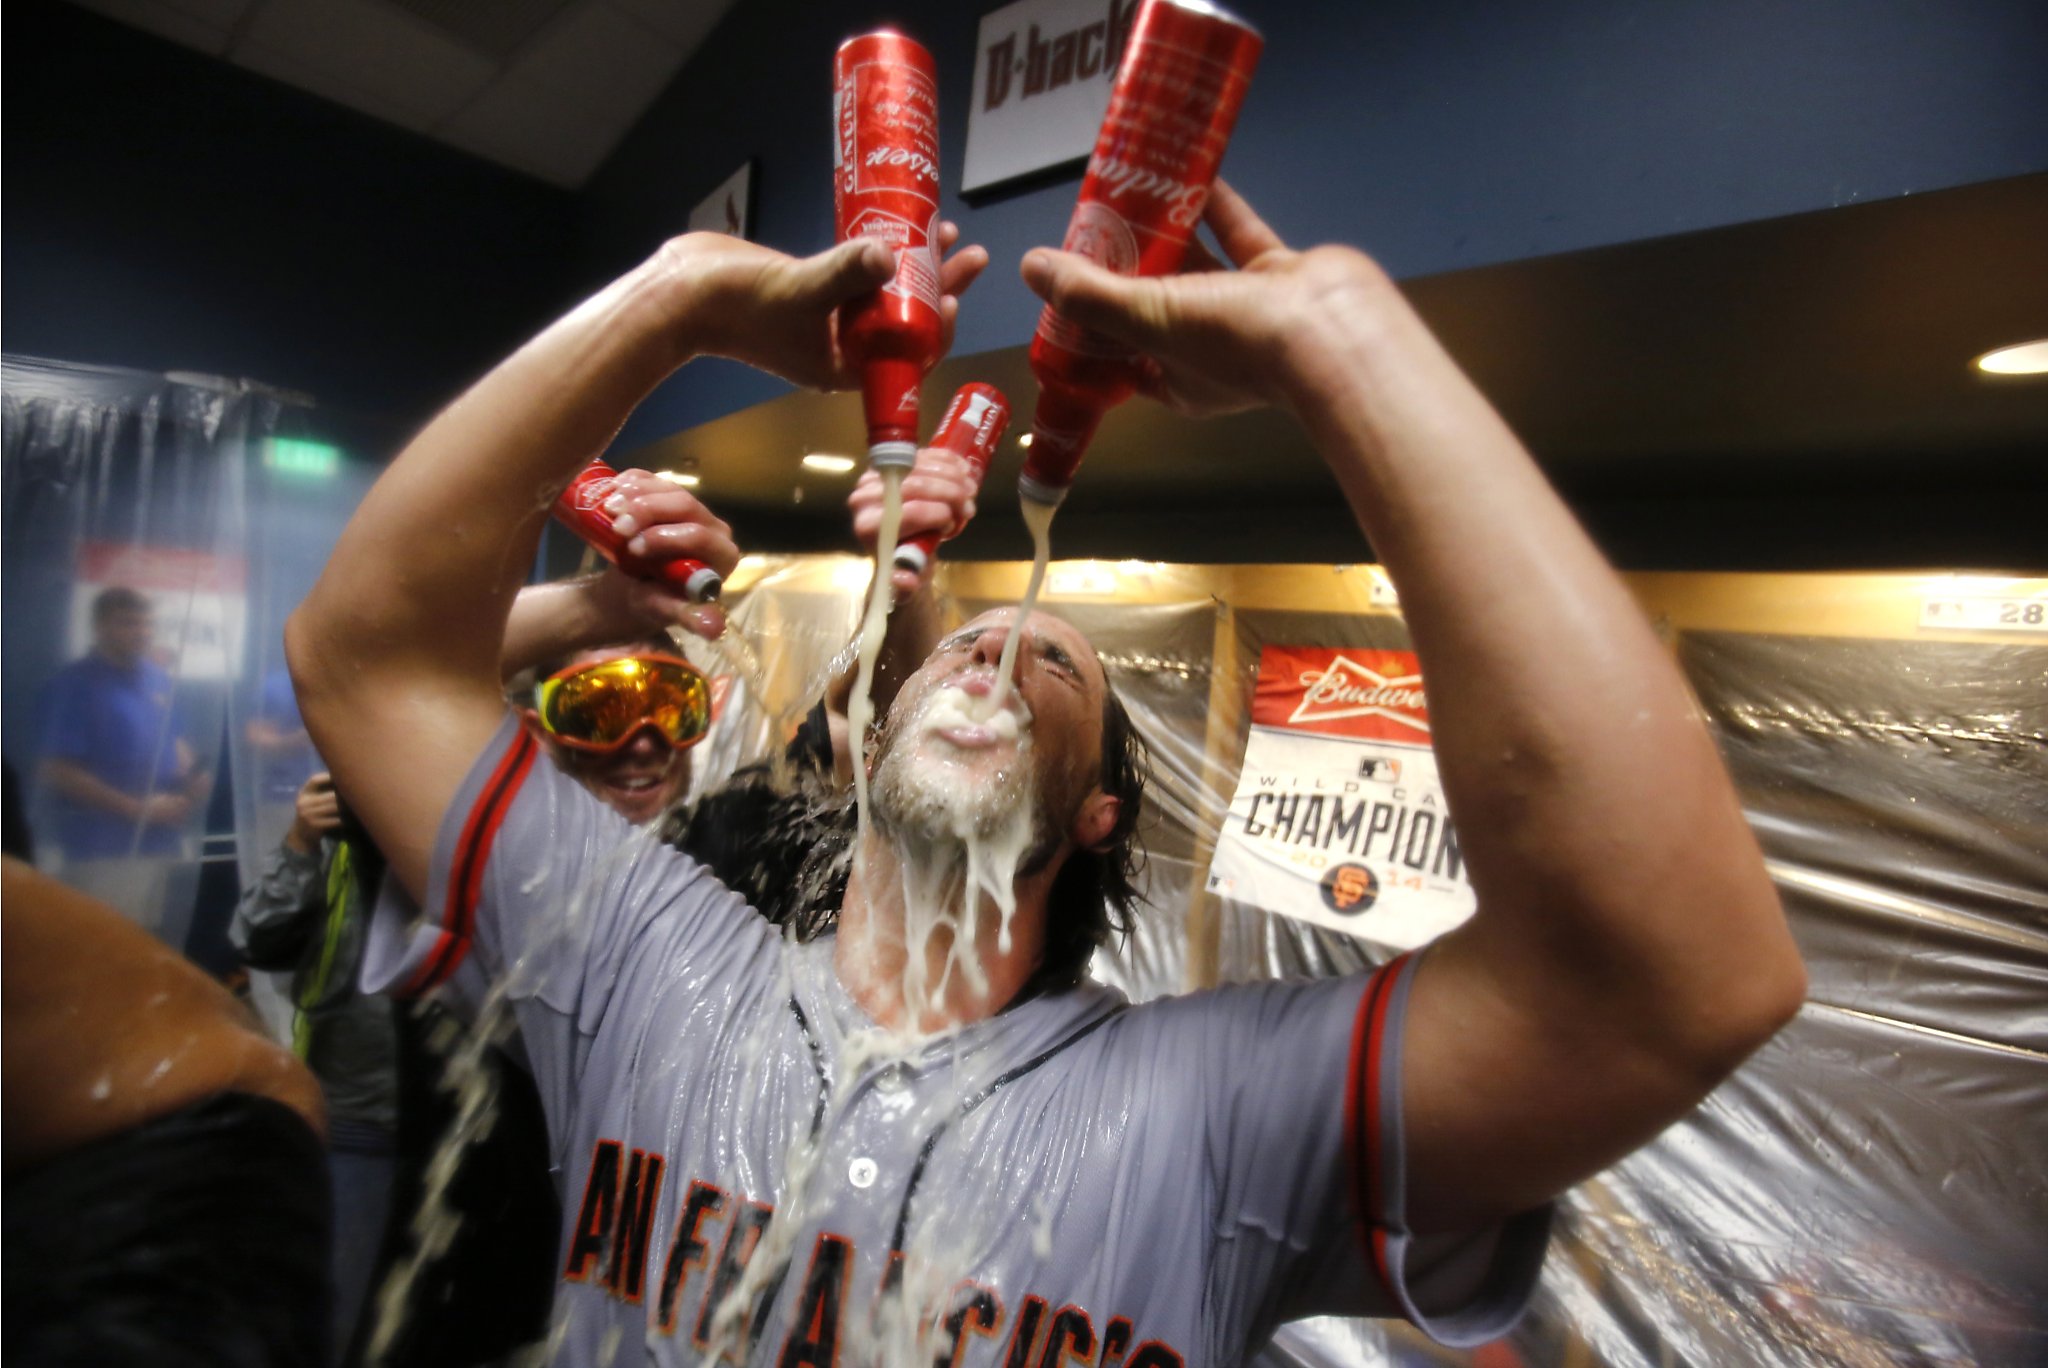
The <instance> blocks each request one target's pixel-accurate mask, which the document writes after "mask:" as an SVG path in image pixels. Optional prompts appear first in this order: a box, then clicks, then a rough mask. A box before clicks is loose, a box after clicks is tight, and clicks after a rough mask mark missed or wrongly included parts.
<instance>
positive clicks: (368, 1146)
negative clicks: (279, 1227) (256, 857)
mask: <svg viewBox="0 0 2048 1368" xmlns="http://www.w3.org/2000/svg"><path fill="white" fill-rule="evenodd" d="M294 806H295V810H294V814H293V817H292V825H291V829H290V830H289V831H287V832H286V833H285V837H284V840H283V841H282V842H281V843H280V844H279V845H278V847H277V848H276V849H275V850H273V851H271V853H270V855H269V857H268V858H267V859H266V860H265V861H264V865H263V872H262V874H261V876H260V877H259V878H258V879H257V880H256V882H255V883H253V884H251V885H250V886H249V887H248V888H247V889H245V890H244V891H243V893H242V898H241V901H240V902H239V903H238V904H237V905H236V907H235V916H234V921H233V923H232V925H231V926H230V928H229V932H228V937H229V939H230V940H231V941H232V942H233V944H234V947H235V950H236V951H237V953H239V954H240V955H241V957H242V960H243V962H244V963H246V964H247V965H249V967H250V968H252V969H270V970H285V969H289V970H292V971H293V973H292V982H291V1001H292V1005H293V1008H294V1009H295V1011H294V1015H293V1019H292V1048H293V1051H294V1053H296V1054H297V1055H298V1056H299V1058H301V1059H303V1060H304V1061H305V1062H306V1065H307V1067H308V1068H310V1069H312V1071H313V1073H314V1074H315V1076H317V1077H318V1078H319V1080H320V1087H321V1090H322V1091H323V1092H324V1093H325V1094H326V1098H327V1116H328V1134H329V1146H330V1148H329V1165H330V1170H329V1171H330V1176H331V1181H332V1186H333V1192H334V1218H335V1219H334V1266H333V1279H334V1282H333V1291H334V1302H333V1306H332V1308H331V1311H332V1315H333V1339H332V1343H333V1346H334V1347H333V1353H334V1361H335V1362H342V1361H343V1360H344V1356H345V1354H346V1351H347V1348H348V1343H349V1340H350V1338H351V1337H352V1336H353V1334H354V1333H355V1327H356V1324H357V1321H358V1320H359V1319H360V1313H361V1311H362V1308H363V1303H364V1300H365V1298H366V1296H367V1295H368V1293H369V1289H370V1285H371V1278H372V1275H373V1274H374V1273H375V1271H376V1269H377V1266H378V1262H379V1253H380V1251H381V1250H382V1248H383V1245H384V1237H385V1231H386V1228H387V1226H388V1225H389V1222H390V1212H391V1192H392V1187H393V1184H394V1183H395V1182H396V1179H397V1174H398V1162H399V1155H398V1107H399V1102H398V1096H399V1078H398V1068H399V1065H398V1051H399V1040H398V1031H399V1024H398V1019H397V1018H398V1013H399V1012H400V1011H401V1010H402V1009H401V1008H400V1007H399V1006H398V1005H397V1004H396V1003H394V1002H392V1001H391V999H389V998H386V997H381V996H377V995H373V994H369V993H364V992H362V991H361V990H360V989H359V988H358V987H357V986H356V971H357V969H358V968H359V967H360V966H361V964H362V957H363V940H364V935H365V932H366V929H367V927H368V925H369V917H368V915H367V913H368V910H369V909H368V905H367V903H366V902H365V901H364V898H365V892H366V889H368V888H369V887H370V886H371V885H372V884H373V883H374V880H371V879H366V878H364V877H363V875H364V873H365V870H364V869H363V867H362V866H363V865H364V863H365V857H364V852H363V851H362V850H361V849H360V848H359V846H358V844H357V843H356V842H354V841H351V840H348V839H345V838H344V836H343V834H342V817H341V802H340V799H339V798H338V797H337V796H336V795H335V792H334V780H333V778H332V777H331V776H329V775H328V773H327V772H326V771H325V770H322V771H321V772H320V773H318V774H315V775H313V776H312V777H311V778H309V779H308V780H306V782H305V783H304V784H302V785H300V787H299V792H298V796H297V798H296V799H295V803H294ZM369 861H370V862H373V863H374V862H376V861H375V856H374V853H372V854H371V855H370V857H369Z"/></svg>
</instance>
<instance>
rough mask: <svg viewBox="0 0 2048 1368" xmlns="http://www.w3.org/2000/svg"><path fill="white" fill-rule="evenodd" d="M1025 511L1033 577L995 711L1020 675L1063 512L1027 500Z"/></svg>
mask: <svg viewBox="0 0 2048 1368" xmlns="http://www.w3.org/2000/svg"><path fill="white" fill-rule="evenodd" d="M1021 511H1022V512H1023V515H1024V526H1025V527H1026V528H1028V529H1029V530H1030V532H1031V578H1030V579H1029V580H1028V581H1026V582H1025V585H1024V600H1023V602H1021V603H1019V604H1018V605H1017V618H1016V626H1015V628H1014V629H1013V630H1012V631H1011V633H1010V639H1009V640H1008V641H1007V642H1005V643H1003V663H1002V665H1001V666H1000V667H998V669H997V671H996V679H997V682H998V691H997V693H996V695H995V697H994V698H992V699H991V700H990V701H989V705H988V706H989V708H990V710H991V711H993V710H994V709H996V708H999V707H1001V706H1002V704H1003V698H1004V695H1005V694H1007V693H1008V692H1009V689H1010V684H1011V681H1013V680H1014V679H1016V677H1017V676H1016V673H1015V671H1016V668H1017V643H1018V642H1020V641H1022V640H1023V639H1024V630H1023V628H1024V624H1025V623H1027V622H1029V621H1030V620H1031V614H1032V612H1033V610H1035V609H1036V608H1037V607H1038V592H1039V590H1040V589H1041V588H1043V587H1044V585H1045V567H1046V566H1047V565H1048V564H1049V563H1050V562H1051V559H1052V515H1053V514H1055V513H1057V512H1059V505H1058V504H1049V503H1040V502H1039V501H1038V500H1036V499H1024V500H1022V501H1021Z"/></svg>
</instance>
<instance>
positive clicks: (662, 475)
mask: <svg viewBox="0 0 2048 1368" xmlns="http://www.w3.org/2000/svg"><path fill="white" fill-rule="evenodd" d="M654 475H655V478H656V479H660V480H667V481H668V482H669V483H670V484H674V485H681V486H682V487H683V488H685V489H695V488H696V487H697V486H698V485H700V484H703V483H704V480H703V477H701V476H698V475H692V474H691V473H690V472H689V471H687V470H657V471H655V472H654Z"/></svg>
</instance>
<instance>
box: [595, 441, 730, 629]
mask: <svg viewBox="0 0 2048 1368" xmlns="http://www.w3.org/2000/svg"><path fill="white" fill-rule="evenodd" d="M618 478H619V472H618V471H616V470H613V469H612V468H611V467H610V466H608V465H606V464H605V463H604V462H603V461H592V462H591V463H590V464H589V465H587V466H585V467H583V469H582V470H581V471H580V472H579V473H578V474H577V476H576V478H575V479H573V480H571V481H570V482H569V487H568V488H567V489H565V490H563V491H562V492H561V494H560V495H559V496H558V497H557V498H556V499H555V517H556V518H557V519H559V520H560V521H561V522H563V523H565V524H566V525H568V527H569V528H570V529H572V530H573V531H574V532H575V533H576V535H577V536H579V537H581V538H583V540H584V541H586V542H588V543H589V544H590V545H591V546H593V547H595V548H596V549H597V553H598V554H599V555H601V556H603V557H604V558H605V559H606V560H608V561H610V562H611V563H612V564H613V565H616V566H618V567H619V569H621V570H623V571H625V572H626V573H627V574H629V575H631V576H633V577H634V578H635V579H651V580H660V581H661V582H662V583H664V584H666V585H668V586H669V587H670V588H671V589H674V590H675V591H676V592H677V593H679V594H681V595H682V596H683V597H684V598H686V599H688V600H690V602H692V603H710V602H712V601H713V600H714V599H716V598H717V597H718V594H719V591H720V590H721V589H723V588H724V587H725V581H724V580H722V579H720V578H719V577H718V572H717V571H716V570H713V569H712V568H711V567H710V566H708V565H706V564H705V563H704V562H703V561H700V560H690V559H688V558H687V557H685V558H682V559H678V560H666V561H654V560H643V559H641V558H640V557H639V556H636V555H634V554H633V553H632V552H631V551H628V550H627V549H626V542H627V538H625V537H622V536H620V535H619V534H618V531H617V530H616V529H615V528H613V526H612V515H611V514H609V513H607V512H605V509H604V501H605V500H606V499H609V498H610V497H611V496H612V490H613V489H614V488H615V487H616V485H617V483H618Z"/></svg>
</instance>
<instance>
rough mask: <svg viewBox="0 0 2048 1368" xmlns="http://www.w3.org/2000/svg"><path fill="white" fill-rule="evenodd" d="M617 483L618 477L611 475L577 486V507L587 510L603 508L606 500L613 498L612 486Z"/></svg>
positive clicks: (586, 481)
mask: <svg viewBox="0 0 2048 1368" xmlns="http://www.w3.org/2000/svg"><path fill="white" fill-rule="evenodd" d="M617 483H618V481H617V479H616V477H614V476H611V475H606V476H603V477H602V478H599V479H595V480H585V481H584V482H583V483H582V484H579V485H577V486H576V500H575V503H576V507H577V508H579V509H585V510H587V509H592V508H597V507H599V506H601V505H602V504H603V503H604V501H605V500H606V499H609V498H610V497H611V496H612V486H613V485H615V484H617Z"/></svg>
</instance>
